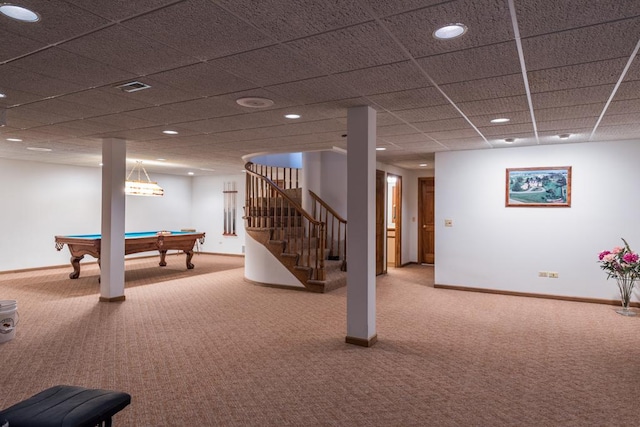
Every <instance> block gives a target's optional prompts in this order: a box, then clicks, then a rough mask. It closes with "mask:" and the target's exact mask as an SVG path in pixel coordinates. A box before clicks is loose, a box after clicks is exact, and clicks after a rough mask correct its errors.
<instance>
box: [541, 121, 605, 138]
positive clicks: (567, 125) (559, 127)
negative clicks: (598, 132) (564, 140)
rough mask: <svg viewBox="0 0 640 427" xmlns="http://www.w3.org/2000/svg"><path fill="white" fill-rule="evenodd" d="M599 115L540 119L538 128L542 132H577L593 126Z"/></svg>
mask: <svg viewBox="0 0 640 427" xmlns="http://www.w3.org/2000/svg"><path fill="white" fill-rule="evenodd" d="M597 120H598V118H597V117H590V118H580V119H566V120H550V121H538V129H539V130H540V131H541V132H545V131H546V132H557V133H559V134H560V133H575V132H576V130H577V129H584V128H593V127H594V126H595V124H596V122H597Z"/></svg>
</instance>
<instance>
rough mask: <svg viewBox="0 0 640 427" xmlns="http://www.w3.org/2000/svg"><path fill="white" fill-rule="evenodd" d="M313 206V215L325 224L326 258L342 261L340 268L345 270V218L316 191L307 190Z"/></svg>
mask: <svg viewBox="0 0 640 427" xmlns="http://www.w3.org/2000/svg"><path fill="white" fill-rule="evenodd" d="M309 194H310V195H311V200H312V201H313V206H312V208H311V214H312V215H313V217H314V218H315V219H316V220H318V221H321V222H323V223H324V224H325V233H326V235H325V242H326V243H327V246H328V247H327V249H328V250H329V255H328V259H330V260H332V261H342V265H341V267H340V269H341V270H342V271H347V220H346V219H344V218H342V217H341V216H340V214H339V213H337V212H336V211H335V210H333V208H331V206H329V205H328V204H327V203H326V202H325V201H324V200H322V199H321V198H320V196H318V195H317V194H316V193H314V192H313V191H311V190H309Z"/></svg>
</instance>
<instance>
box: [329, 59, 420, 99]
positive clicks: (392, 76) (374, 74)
mask: <svg viewBox="0 0 640 427" xmlns="http://www.w3.org/2000/svg"><path fill="white" fill-rule="evenodd" d="M334 77H335V79H336V80H337V81H339V82H340V83H341V84H342V85H344V86H347V87H349V88H351V89H353V90H354V91H355V92H356V93H358V94H360V95H362V96H365V95H374V94H377V93H387V92H397V91H403V90H410V89H418V88H420V87H427V86H431V83H429V80H428V79H427V78H426V77H425V76H424V75H423V74H422V73H421V72H420V69H419V68H418V67H416V66H415V64H414V63H412V62H411V61H403V62H397V63H395V64H388V65H381V66H378V67H369V68H363V69H360V70H355V71H347V72H345V73H340V74H336V75H335V76H334Z"/></svg>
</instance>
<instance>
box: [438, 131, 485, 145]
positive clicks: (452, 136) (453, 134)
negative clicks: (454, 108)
mask: <svg viewBox="0 0 640 427" xmlns="http://www.w3.org/2000/svg"><path fill="white" fill-rule="evenodd" d="M426 134H427V135H428V136H430V137H431V138H433V139H434V140H436V141H438V142H440V143H443V144H445V145H447V146H448V145H449V141H450V140H459V139H466V138H474V137H478V132H476V131H475V130H473V129H472V128H471V127H469V128H467V129H453V130H443V131H437V132H426ZM485 148H487V147H485Z"/></svg>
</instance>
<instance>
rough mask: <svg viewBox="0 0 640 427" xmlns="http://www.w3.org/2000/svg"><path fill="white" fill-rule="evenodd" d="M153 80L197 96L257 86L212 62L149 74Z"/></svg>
mask: <svg viewBox="0 0 640 427" xmlns="http://www.w3.org/2000/svg"><path fill="white" fill-rule="evenodd" d="M150 78H152V79H153V80H155V81H158V82H161V83H163V84H165V85H168V86H172V87H174V88H178V89H181V90H184V91H186V92H190V93H192V94H194V95H197V96H198V97H202V96H213V95H220V94H223V93H229V92H236V91H240V90H247V89H251V88H255V87H257V85H256V84H255V83H253V82H250V81H248V80H245V79H243V78H241V77H238V76H236V75H233V74H231V73H228V72H226V71H224V70H223V69H222V68H220V67H218V66H216V65H214V64H213V63H212V62H206V63H198V64H193V65H189V66H186V67H180V68H176V69H173V70H169V71H165V72H162V73H157V74H153V75H151V76H150Z"/></svg>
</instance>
